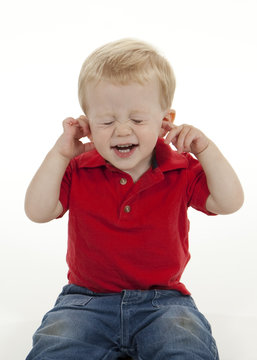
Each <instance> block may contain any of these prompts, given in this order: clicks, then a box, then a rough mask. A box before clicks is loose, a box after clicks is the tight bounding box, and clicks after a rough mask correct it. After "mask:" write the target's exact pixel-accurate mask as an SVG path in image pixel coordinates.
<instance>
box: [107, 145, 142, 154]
mask: <svg viewBox="0 0 257 360" xmlns="http://www.w3.org/2000/svg"><path fill="white" fill-rule="evenodd" d="M136 146H138V145H135V144H126V145H116V146H113V147H112V148H114V149H116V150H117V151H119V152H120V153H122V154H126V153H129V152H130V151H132V150H133V149H134V148H135V147H136Z"/></svg>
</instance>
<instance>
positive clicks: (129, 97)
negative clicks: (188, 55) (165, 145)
mask: <svg viewBox="0 0 257 360" xmlns="http://www.w3.org/2000/svg"><path fill="white" fill-rule="evenodd" d="M86 96H87V108H88V111H87V117H88V119H89V125H90V130H91V136H92V141H93V142H94V144H95V147H96V149H97V151H98V152H99V153H100V154H101V155H102V157H103V158H104V159H105V160H107V161H108V162H110V163H111V164H112V165H113V166H115V167H116V168H118V169H120V170H122V171H125V172H127V173H129V174H130V175H131V176H132V178H133V179H134V181H136V180H137V179H138V178H139V177H140V176H141V175H142V174H143V173H144V172H145V171H147V170H148V169H149V167H150V165H151V158H152V153H153V149H154V147H155V145H156V142H157V139H158V135H159V132H160V129H161V126H162V120H163V119H164V117H165V114H167V111H163V110H162V109H161V105H160V90H159V83H158V81H157V79H155V78H153V79H151V80H150V81H149V82H147V83H146V84H145V85H140V84H138V83H131V84H128V85H117V84H113V83H111V82H108V81H100V83H98V84H94V83H91V84H89V85H88V86H87V90H86Z"/></svg>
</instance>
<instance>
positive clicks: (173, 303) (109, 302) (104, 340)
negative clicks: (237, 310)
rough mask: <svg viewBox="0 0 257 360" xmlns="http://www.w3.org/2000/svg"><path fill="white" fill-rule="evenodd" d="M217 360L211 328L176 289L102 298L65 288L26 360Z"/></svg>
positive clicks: (36, 335)
mask: <svg viewBox="0 0 257 360" xmlns="http://www.w3.org/2000/svg"><path fill="white" fill-rule="evenodd" d="M127 355H129V356H131V357H132V358H133V359H138V360H168V359H174V360H182V359H183V360H189V359H190V360H200V359H201V360H207V359H208V360H211V359H212V360H214V359H215V360H217V359H218V351H217V348H216V344H215V340H214V339H213V337H212V335H211V328H210V325H209V323H208V321H207V320H206V319H205V317H204V316H203V315H202V314H201V313H200V312H199V311H198V309H197V307H196V305H195V303H194V301H193V299H192V297H191V296H187V295H182V294H181V293H179V292H178V291H173V290H147V291H140V290H123V291H122V292H121V293H111V294H99V293H94V292H92V291H90V290H88V289H85V288H82V287H79V286H76V285H66V286H65V287H64V288H63V291H62V293H61V294H60V296H59V297H58V299H57V301H56V304H55V306H54V308H53V309H52V310H51V311H49V312H48V313H47V314H46V315H45V316H44V318H43V321H42V324H41V326H40V327H39V329H38V330H37V331H36V333H35V334H34V337H33V348H32V350H31V352H30V354H29V355H28V357H27V360H55V359H60V360H86V359H88V360H114V359H122V358H125V357H126V356H127Z"/></svg>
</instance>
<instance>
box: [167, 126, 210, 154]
mask: <svg viewBox="0 0 257 360" xmlns="http://www.w3.org/2000/svg"><path fill="white" fill-rule="evenodd" d="M166 134H167V136H166V138H165V143H166V144H169V143H172V144H173V145H174V146H175V147H176V148H177V150H178V152H179V153H182V152H191V153H193V154H194V155H198V154H200V153H201V152H203V151H204V150H205V149H207V147H208V146H209V142H210V140H209V139H208V138H207V136H206V135H205V134H204V133H202V132H201V131H200V130H199V129H197V128H195V127H193V126H191V125H187V124H183V125H180V126H176V125H174V124H172V123H171V122H170V121H166V120H163V122H162V136H163V137H164V136H165V135H166Z"/></svg>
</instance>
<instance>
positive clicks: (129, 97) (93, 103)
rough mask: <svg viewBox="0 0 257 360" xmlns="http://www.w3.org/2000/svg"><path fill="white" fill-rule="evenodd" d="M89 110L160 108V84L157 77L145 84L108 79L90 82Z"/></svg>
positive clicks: (145, 109) (87, 97)
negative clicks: (115, 81)
mask: <svg viewBox="0 0 257 360" xmlns="http://www.w3.org/2000/svg"><path fill="white" fill-rule="evenodd" d="M85 95H86V102H87V110H88V111H90V112H95V111H96V110H97V111H98V112H99V111H100V112H102V111H109V112H112V111H113V110H122V109H123V110H126V109H128V108H130V109H132V108H133V110H134V111H138V112H139V111H140V112H148V111H149V109H151V108H153V107H155V108H156V107H158V108H160V107H161V105H160V86H159V81H158V80H157V79H156V78H152V79H150V80H149V81H147V82H145V83H144V84H140V83H138V82H131V83H128V84H125V85H124V84H119V83H114V82H110V81H108V80H101V81H99V82H97V83H96V82H90V83H89V84H88V85H87V87H86V91H85Z"/></svg>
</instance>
